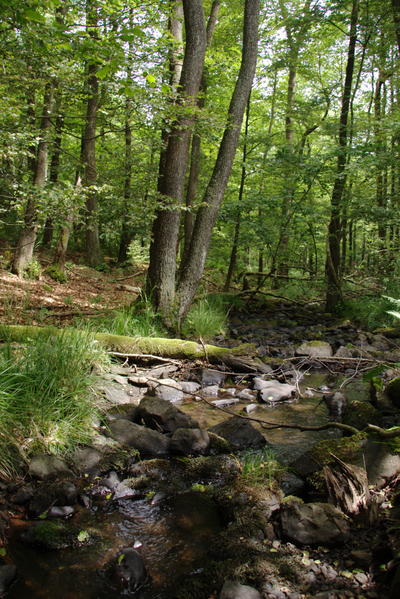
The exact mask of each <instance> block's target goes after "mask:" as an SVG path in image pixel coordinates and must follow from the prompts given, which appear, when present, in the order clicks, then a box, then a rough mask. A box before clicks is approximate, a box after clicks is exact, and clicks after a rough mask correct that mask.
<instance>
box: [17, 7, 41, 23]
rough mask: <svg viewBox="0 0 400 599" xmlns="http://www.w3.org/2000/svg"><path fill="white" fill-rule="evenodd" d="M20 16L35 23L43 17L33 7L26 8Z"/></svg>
mask: <svg viewBox="0 0 400 599" xmlns="http://www.w3.org/2000/svg"><path fill="white" fill-rule="evenodd" d="M21 16H22V17H24V18H25V19H28V20H29V21H36V22H37V23H43V22H44V17H42V15H41V14H39V13H38V12H37V11H36V10H34V9H33V8H26V9H25V10H24V12H23V13H22V15H21Z"/></svg>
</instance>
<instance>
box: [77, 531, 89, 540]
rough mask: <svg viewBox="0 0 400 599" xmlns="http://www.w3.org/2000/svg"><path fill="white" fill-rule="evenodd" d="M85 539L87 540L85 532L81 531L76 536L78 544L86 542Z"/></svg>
mask: <svg viewBox="0 0 400 599" xmlns="http://www.w3.org/2000/svg"><path fill="white" fill-rule="evenodd" d="M87 538H88V532H87V530H81V532H80V533H79V535H78V541H79V542H80V543H82V542H83V541H86V539H87Z"/></svg>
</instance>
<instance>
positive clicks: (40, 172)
mask: <svg viewBox="0 0 400 599" xmlns="http://www.w3.org/2000/svg"><path fill="white" fill-rule="evenodd" d="M53 103H54V87H53V84H52V83H51V82H50V83H48V84H46V89H45V93H44V100H43V116H42V120H41V125H40V129H41V133H40V141H39V146H38V151H37V159H36V168H35V177H34V181H33V185H34V187H39V188H40V189H43V187H44V185H45V183H46V175H47V154H48V139H47V137H48V130H49V129H50V127H51V120H50V115H51V113H52V110H53ZM37 231H38V212H37V208H36V203H35V199H34V198H33V197H32V196H31V197H30V198H29V199H28V203H27V206H26V210H25V218H24V228H23V229H22V232H21V235H20V238H19V240H18V244H17V249H16V251H15V255H14V261H13V266H12V272H13V273H14V274H17V275H19V276H20V275H21V274H22V273H23V271H24V270H25V269H26V267H27V266H28V264H29V263H30V262H32V257H33V249H34V246H35V242H36V237H37Z"/></svg>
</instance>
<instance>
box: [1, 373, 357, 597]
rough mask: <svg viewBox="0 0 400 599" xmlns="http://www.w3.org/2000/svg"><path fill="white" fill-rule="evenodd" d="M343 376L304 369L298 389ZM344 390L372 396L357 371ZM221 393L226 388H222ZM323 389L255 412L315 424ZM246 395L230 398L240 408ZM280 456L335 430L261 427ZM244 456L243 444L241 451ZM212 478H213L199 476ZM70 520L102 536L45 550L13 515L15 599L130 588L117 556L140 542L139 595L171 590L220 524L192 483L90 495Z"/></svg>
mask: <svg viewBox="0 0 400 599" xmlns="http://www.w3.org/2000/svg"><path fill="white" fill-rule="evenodd" d="M343 380H344V379H343V377H340V376H335V377H333V376H332V375H330V374H329V375H328V374H326V373H321V372H317V373H313V374H307V375H306V376H305V378H304V381H302V382H301V383H300V390H301V391H302V392H304V391H305V389H306V388H307V387H311V388H314V389H317V388H318V387H320V386H322V385H329V386H330V387H331V388H334V389H338V388H339V386H340V384H341V383H342V381H343ZM345 392H346V395H347V397H348V398H349V399H350V400H352V399H357V400H361V401H364V400H368V388H367V386H366V385H365V384H364V383H363V382H362V381H361V380H359V379H354V380H352V381H351V382H350V383H349V384H348V385H347V386H346V389H345ZM222 397H223V395H222ZM320 400H321V395H320V394H315V395H314V396H313V397H307V398H301V399H299V400H294V401H292V402H284V403H280V404H277V405H275V406H274V407H267V406H260V407H258V408H257V409H256V411H255V412H253V413H252V415H254V416H255V417H257V418H261V419H264V420H267V421H269V422H282V423H293V424H308V425H310V426H318V425H321V424H324V423H325V422H327V421H328V420H329V416H328V411H327V409H326V407H325V405H324V404H321V405H319V406H318V404H319V402H320ZM246 404H248V401H246V402H240V403H238V404H236V405H234V406H232V407H231V408H229V409H230V411H232V412H234V413H236V412H239V411H240V410H242V409H243V408H244V407H245V405H246ZM179 407H180V409H182V411H184V412H186V413H190V414H191V415H192V416H193V417H194V418H196V419H197V420H198V421H199V422H200V424H201V425H202V426H207V427H209V426H212V425H214V424H217V423H218V422H220V421H222V420H224V419H226V418H227V417H228V415H227V414H226V413H224V412H222V411H218V410H215V409H214V408H211V407H210V406H209V405H207V404H205V403H204V402H198V401H193V400H189V401H184V402H183V403H182V404H180V405H179ZM263 434H264V435H265V436H266V438H267V441H268V443H269V444H270V447H271V449H272V450H273V452H274V455H275V458H276V459H278V460H279V461H280V462H281V463H283V464H287V463H289V462H290V461H292V460H294V459H296V458H297V457H299V456H300V455H301V454H302V453H304V451H306V450H307V449H308V448H309V447H311V446H313V445H315V444H316V443H318V442H319V441H321V440H324V439H331V438H337V437H339V436H340V433H339V432H338V431H337V430H336V429H330V430H325V431H320V432H300V431H298V430H294V429H274V430H271V431H265V430H264V431H263ZM237 457H238V459H239V460H240V459H241V452H238V455H237ZM197 482H198V483H199V484H201V485H207V483H208V482H209V481H207V480H204V479H201V480H199V481H197ZM72 521H73V522H75V523H77V524H78V525H79V526H82V529H85V530H86V529H89V530H91V529H93V530H95V531H98V532H99V533H100V535H101V541H100V542H98V543H97V544H96V545H94V546H93V547H91V548H80V549H78V550H77V549H61V550H57V551H55V550H47V549H40V548H36V547H35V548H31V547H27V546H26V545H24V544H23V543H21V542H20V541H19V534H20V532H21V531H22V529H23V528H24V527H25V526H26V523H24V522H22V521H14V524H13V527H12V529H13V532H12V534H11V539H10V544H9V545H8V547H7V554H8V556H9V557H10V559H11V560H12V562H13V563H15V564H16V565H17V567H18V571H19V579H18V581H17V582H16V583H15V585H14V586H13V587H12V588H11V590H10V592H9V594H8V596H9V597H10V599H28V598H29V599H42V598H43V599H44V598H48V599H53V598H55V597H57V599H80V598H81V597H82V599H83V598H85V599H116V598H117V597H123V596H132V593H130V592H129V591H128V590H122V589H121V588H119V587H118V586H117V585H116V583H114V582H113V579H112V570H113V566H114V565H115V563H116V556H117V555H118V552H120V551H121V550H122V549H123V548H124V547H132V546H134V544H135V546H136V547H137V548H138V551H139V553H140V554H141V556H142V557H143V559H144V562H145V565H146V567H147V569H148V572H149V574H150V576H149V577H148V579H147V581H146V582H145V584H144V585H143V586H142V587H141V588H140V589H139V590H138V591H137V592H136V593H135V595H134V596H135V597H137V598H138V599H150V598H156V599H158V598H159V599H163V598H167V597H173V593H174V591H173V588H174V585H175V584H176V581H178V580H179V578H180V577H181V576H183V575H185V573H186V575H190V574H192V573H194V572H196V571H198V570H199V569H201V568H202V567H203V566H204V564H205V563H206V561H207V559H208V558H207V553H206V552H207V549H208V547H209V546H210V544H211V542H212V540H213V538H215V537H216V536H217V535H218V534H219V533H220V532H221V530H222V528H223V524H224V523H223V522H222V521H221V520H220V518H219V514H218V513H217V508H216V506H215V504H214V502H213V501H212V499H211V498H210V497H208V495H207V494H206V493H201V492H196V491H189V492H185V493H181V494H177V495H172V496H167V498H166V499H165V500H164V501H161V502H156V503H154V502H153V501H152V498H151V497H139V496H138V497H136V498H123V499H119V500H113V498H112V497H109V498H107V497H105V496H103V497H97V498H94V499H93V503H92V506H91V508H90V509H83V508H79V510H78V512H77V513H76V514H75V515H74V516H73V518H72Z"/></svg>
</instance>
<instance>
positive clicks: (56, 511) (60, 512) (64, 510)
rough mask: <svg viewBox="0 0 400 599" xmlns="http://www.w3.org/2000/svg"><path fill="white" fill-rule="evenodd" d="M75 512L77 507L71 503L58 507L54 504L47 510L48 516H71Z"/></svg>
mask: <svg viewBox="0 0 400 599" xmlns="http://www.w3.org/2000/svg"><path fill="white" fill-rule="evenodd" d="M74 513H75V509H74V508H73V507H72V506H71V505H64V506H62V507H56V506H55V505H53V507H51V508H50V509H49V511H48V512H47V518H69V517H70V516H72V514H74Z"/></svg>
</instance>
